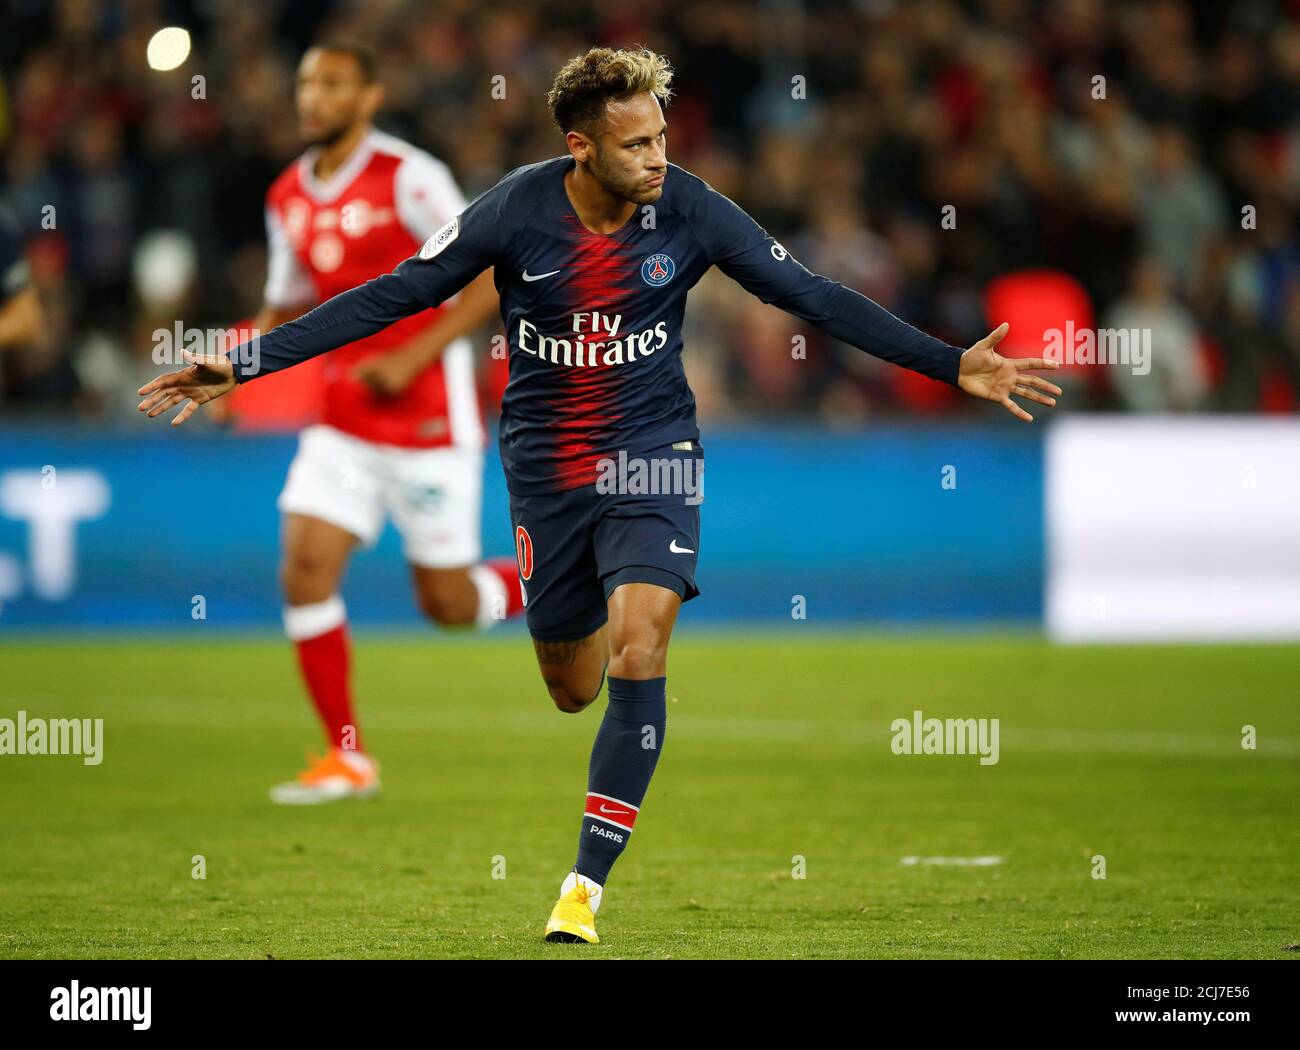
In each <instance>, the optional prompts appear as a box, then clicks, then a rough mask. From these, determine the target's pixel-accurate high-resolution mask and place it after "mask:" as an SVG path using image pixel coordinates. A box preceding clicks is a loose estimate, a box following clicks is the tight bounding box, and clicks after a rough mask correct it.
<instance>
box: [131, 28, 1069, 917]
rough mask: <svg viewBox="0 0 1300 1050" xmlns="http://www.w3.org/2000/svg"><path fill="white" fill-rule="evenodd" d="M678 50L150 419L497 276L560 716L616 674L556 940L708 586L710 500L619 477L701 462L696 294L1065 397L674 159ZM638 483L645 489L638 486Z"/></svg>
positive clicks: (927, 368) (618, 833)
mask: <svg viewBox="0 0 1300 1050" xmlns="http://www.w3.org/2000/svg"><path fill="white" fill-rule="evenodd" d="M670 79H671V70H670V68H669V65H668V63H667V61H666V60H665V59H664V58H663V57H662V56H660V55H657V54H655V53H653V52H651V51H648V50H644V49H642V50H639V51H623V50H617V51H616V50H610V49H607V48H594V49H592V50H590V51H588V52H587V53H586V54H584V55H580V56H578V57H576V58H574V59H572V60H570V61H569V62H568V63H566V64H565V66H564V67H563V69H561V70H560V72H559V74H558V75H557V77H556V79H555V82H554V84H553V86H552V89H551V91H550V93H549V95H548V96H547V100H548V103H549V106H550V110H551V115H552V117H553V118H554V120H555V122H556V123H557V124H558V125H559V128H560V130H561V131H562V132H563V133H564V136H565V143H566V145H567V146H568V152H567V153H566V154H565V155H564V156H561V157H556V158H554V159H552V160H546V161H542V162H540V163H537V164H530V165H528V166H526V167H523V168H519V169H517V170H515V171H512V172H511V173H510V174H509V175H507V176H506V177H505V178H503V179H502V180H501V181H500V182H499V183H498V184H497V185H496V186H495V187H493V188H492V189H490V190H488V191H487V192H486V193H485V194H483V195H482V196H481V197H479V198H478V199H477V200H475V201H474V202H473V203H472V204H470V205H469V207H467V208H466V209H465V210H464V211H463V212H462V213H461V214H460V215H458V216H457V217H456V218H455V219H453V220H451V221H450V222H449V223H447V224H446V225H445V226H444V227H443V228H442V229H441V230H439V231H438V233H437V234H435V235H434V236H433V237H431V238H430V239H429V240H428V241H427V242H426V243H425V244H424V246H423V248H421V249H420V251H419V253H418V254H417V255H415V256H414V257H412V258H411V259H408V260H407V261H405V262H403V263H402V264H401V265H400V266H398V267H397V268H396V270H394V271H393V272H392V273H391V274H387V275H385V276H383V277H379V278H377V279H375V280H372V281H370V282H368V283H367V284H365V285H363V286H362V287H360V288H356V289H353V290H352V291H350V292H346V293H344V294H343V295H340V296H338V297H336V298H335V299H333V300H331V301H330V302H328V303H325V304H324V305H323V306H320V307H318V308H316V309H315V310H313V311H312V312H311V313H309V314H307V315H306V316H305V317H302V318H300V319H298V320H297V321H294V322H292V323H290V324H287V325H285V326H283V327H282V328H280V329H278V330H277V331H275V332H273V333H271V335H270V336H267V337H265V338H264V339H263V340H262V344H261V356H260V361H259V362H258V363H257V364H256V365H253V364H249V363H247V362H246V361H245V360H244V358H243V357H242V356H239V348H237V351H236V355H235V356H236V357H237V359H236V360H233V361H228V360H226V359H224V358H221V357H207V358H202V359H198V358H196V359H194V363H193V364H191V365H190V366H189V367H188V368H185V369H182V370H180V371H178V372H173V373H171V374H170V375H166V376H160V377H159V378H158V379H155V380H153V381H152V382H151V383H148V384H146V385H145V386H144V387H143V388H142V389H141V394H142V395H144V400H143V401H142V402H141V404H140V408H141V410H142V411H145V412H148V413H149V414H150V415H157V414H158V413H160V412H162V411H164V410H166V409H167V408H169V407H171V406H172V405H176V404H180V403H182V402H187V403H185V404H184V405H183V407H182V408H181V410H180V411H179V412H178V413H177V414H176V417H175V418H174V419H173V421H172V422H173V423H174V424H175V423H181V422H183V421H184V420H185V419H186V418H188V417H189V415H190V414H192V413H193V412H194V411H195V410H196V409H197V408H198V406H199V405H201V404H203V403H205V402H207V401H210V400H212V399H213V398H215V397H220V396H221V395H223V394H225V393H226V392H227V391H228V390H230V389H232V388H233V387H234V386H235V385H236V384H238V383H242V382H248V381H249V380H250V379H253V378H255V377H256V376H257V375H261V374H264V373H266V372H274V371H276V370H278V369H281V368H286V367H289V366H290V365H292V364H294V363H296V362H298V361H301V360H304V359H305V358H308V357H311V356H313V355H315V354H320V353H324V352H325V351H327V350H330V349H331V348H333V347H336V346H338V345H340V344H341V343H343V342H345V341H347V340H350V339H356V338H361V337H363V336H365V335H368V334H369V333H371V332H374V331H376V330H378V329H380V328H383V327H384V326H386V325H390V324H393V323H395V322H397V321H400V320H401V319H402V318H403V317H406V316H408V315H409V314H411V313H412V312H414V311H416V310H420V309H423V308H424V307H426V306H429V305H430V304H434V303H440V302H442V301H443V300H444V299H446V298H447V296H449V295H452V294H454V293H455V292H456V291H457V290H458V289H460V288H462V287H464V286H465V285H466V284H467V283H468V282H469V281H471V280H473V279H474V277H475V276H476V275H477V274H479V273H481V272H482V271H484V270H486V269H488V268H489V267H494V268H495V280H496V286H497V289H498V291H499V292H500V295H501V313H502V317H503V319H504V321H505V324H506V332H507V333H508V338H509V340H510V382H509V385H508V386H507V388H506V393H505V398H504V400H503V403H502V417H501V432H500V447H501V459H502V464H503V466H504V469H505V474H506V481H507V486H508V489H509V493H510V514H511V520H512V522H513V523H514V526H515V537H516V553H517V555H518V559H519V571H520V574H521V576H522V577H523V580H524V584H525V586H526V587H527V596H528V603H527V615H528V626H529V630H530V631H531V633H532V636H533V644H534V647H535V649H536V653H537V660H538V665H539V667H540V669H541V673H542V678H543V680H544V681H545V682H546V685H547V688H548V689H549V690H550V694H551V697H552V699H553V700H554V702H555V705H556V706H557V707H558V708H559V709H560V710H561V711H568V712H575V711H581V710H583V709H584V708H585V707H587V706H588V705H589V704H591V702H592V701H593V700H594V699H595V698H596V697H597V695H598V694H599V692H600V690H601V686H602V683H603V680H604V676H605V674H606V672H608V675H609V679H608V680H609V702H608V706H607V708H606V710H605V715H604V719H603V720H602V722H601V724H600V728H599V730H598V731H597V733H596V740H595V744H594V746H593V749H592V753H591V763H590V766H589V770H588V781H587V786H588V792H587V797H586V803H585V807H584V810H585V812H584V815H583V818H582V824H581V830H580V837H579V844H578V856H577V862H576V863H575V865H574V867H573V870H572V871H570V872H569V874H568V875H567V876H566V877H565V879H564V881H563V883H562V885H561V888H560V899H559V901H558V902H557V903H556V905H555V907H554V909H553V911H552V913H551V918H550V920H549V921H548V922H547V924H546V932H545V936H546V938H547V939H548V940H560V941H587V942H591V943H595V942H596V941H597V940H598V938H597V936H596V930H595V913H596V910H597V908H598V907H599V906H600V903H601V900H602V897H603V892H604V884H605V882H606V879H607V877H608V875H609V872H610V869H611V867H612V865H613V864H614V862H615V860H616V859H617V858H618V856H619V855H620V853H622V851H623V849H624V848H625V847H626V845H627V842H628V837H629V835H630V834H631V831H632V829H633V827H634V826H635V823H636V821H637V819H638V813H639V809H640V806H641V802H642V799H643V797H644V795H645V793H646V790H647V788H648V787H649V784H650V778H651V775H652V774H653V772H654V769H655V765H656V762H657V760H658V758H659V752H660V749H661V748H662V745H663V739H664V722H665V682H666V679H665V674H666V668H667V653H668V641H669V637H670V635H671V634H672V629H673V625H674V623H675V621H676V618H677V613H678V610H679V608H680V607H681V603H682V602H683V601H688V600H690V599H691V598H694V597H695V596H696V595H697V594H698V593H699V591H698V588H697V587H696V583H695V565H696V556H697V553H698V551H699V546H700V517H699V499H698V495H696V494H694V493H693V492H692V493H688V492H686V491H685V490H686V489H687V488H688V487H690V488H693V486H686V485H683V490H684V491H683V493H679V494H673V495H665V494H663V493H657V494H649V495H647V494H637V493H638V492H639V491H640V490H639V488H638V487H637V486H634V485H627V486H618V485H615V486H614V489H615V491H613V492H610V491H609V489H610V486H609V485H608V484H604V483H603V482H605V481H607V480H608V477H609V473H610V472H609V464H610V463H611V462H613V461H619V462H623V461H626V462H629V463H630V462H632V460H634V459H635V460H638V461H645V460H651V461H653V460H657V461H661V462H662V461H667V462H668V463H669V464H670V465H672V464H676V467H677V474H678V475H679V476H681V477H682V478H683V479H685V478H686V477H688V476H689V477H691V478H698V471H699V469H700V466H701V462H702V456H703V452H702V449H701V448H700V445H699V430H698V428H697V427H696V422H695V401H694V397H693V396H692V394H691V391H690V389H689V387H688V386H687V383H686V379H685V375H684V373H683V371H682V362H681V351H682V334H681V333H682V318H683V311H684V309H685V306H686V294H687V292H688V291H689V290H690V288H691V286H692V285H694V284H695V283H696V282H697V281H698V280H699V279H700V277H701V276H702V275H703V274H704V273H705V271H707V270H708V269H709V267H711V266H717V267H718V268H719V269H721V270H722V272H723V273H725V274H727V275H728V276H730V277H731V278H733V279H734V280H736V281H737V282H739V283H740V284H741V285H742V286H743V287H744V288H746V289H748V290H749V291H750V292H752V293H753V294H755V295H756V296H758V297H759V298H760V299H762V300H763V301H764V302H768V303H775V304H776V305H777V306H779V307H781V308H782V309H785V310H787V311H789V312H790V313H792V314H795V315H796V316H798V317H801V318H803V319H805V320H807V321H809V322H811V323H813V324H815V325H817V326H819V327H820V328H822V329H823V330H824V331H826V332H827V333H828V334H829V335H831V336H833V337H834V338H836V339H840V340H843V341H844V342H847V343H851V344H853V345H855V346H858V347H860V348H861V349H863V350H865V351H867V352H869V353H871V354H874V355H876V356H878V357H881V358H884V359H885V360H888V361H892V362H894V363H896V364H899V365H902V366H903V367H906V368H910V369H914V370H915V371H918V372H921V373H923V374H924V375H927V376H930V377H931V378H934V379H937V380H940V381H942V382H946V383H951V384H953V385H954V386H957V387H959V388H960V389H962V390H964V391H966V392H967V393H969V394H971V395H973V396H975V397H980V398H987V399H989V400H992V401H996V402H998V403H999V404H1001V405H1003V406H1004V407H1005V408H1006V409H1007V410H1008V411H1010V412H1011V413H1012V414H1013V415H1015V416H1016V417H1017V418H1020V419H1024V420H1029V419H1030V418H1031V417H1030V416H1029V414H1028V413H1027V412H1026V411H1025V410H1024V409H1023V408H1021V407H1020V406H1019V405H1018V404H1017V403H1016V402H1015V401H1014V400H1013V399H1012V395H1013V394H1015V395H1017V396H1019V397H1022V398H1024V399H1027V400H1030V401H1035V402H1039V403H1041V404H1045V405H1051V404H1054V403H1055V401H1054V398H1053V397H1052V395H1055V394H1059V393H1060V391H1059V390H1058V389H1057V388H1056V387H1055V386H1053V385H1052V384H1050V383H1048V382H1046V381H1045V380H1043V379H1040V378H1038V377H1036V376H1032V375H1030V374H1029V372H1030V370H1032V369H1043V368H1054V367H1055V364H1054V363H1053V362H1048V361H1044V360H1041V359H1038V358H1033V359H1021V360H1012V359H1008V358H1004V357H1002V356H1001V355H1000V354H998V353H997V351H996V350H995V349H994V348H995V347H996V345H997V343H998V342H999V340H1001V338H1002V337H1003V335H1005V333H1006V325H1005V324H1004V325H1001V326H999V327H998V328H997V329H996V330H995V331H994V332H992V333H991V334H990V335H988V336H987V337H985V338H984V339H982V340H980V342H978V343H976V344H975V345H974V346H973V347H971V348H969V349H963V348H961V347H957V346H950V345H949V344H947V343H944V342H942V341H940V340H938V339H934V338H932V337H931V336H929V335H926V334H925V333H923V332H921V331H918V330H917V329H915V328H913V327H911V326H910V325H908V324H905V323H904V322H903V321H901V320H899V319H898V318H896V317H894V316H893V315H892V314H890V313H889V312H888V311H886V310H884V309H882V308H881V307H880V306H878V305H877V304H875V303H874V302H872V301H871V300H870V299H868V298H866V297H865V296H862V295H859V294H858V293H856V292H854V291H851V290H849V289H847V288H845V287H844V286H842V285H840V284H837V283H836V282H834V281H831V280H828V279H827V278H825V277H820V276H818V275H816V274H813V273H810V272H809V271H808V270H806V269H805V268H804V267H803V266H801V265H800V264H799V263H798V262H797V261H796V260H795V259H794V258H792V257H791V256H790V253H789V252H788V251H787V250H786V249H785V248H784V247H782V245H780V244H779V243H778V242H777V241H775V240H773V239H772V238H771V237H770V236H768V234H767V233H766V232H765V231H764V230H763V229H762V228H761V227H759V226H758V224H757V223H755V222H754V221H753V219H751V218H750V217H749V216H748V215H747V214H745V212H744V211H742V210H741V209H740V208H739V207H737V206H736V205H735V204H734V203H733V202H732V201H730V200H728V199H727V198H726V197H724V196H722V195H721V194H720V193H717V192H716V191H715V190H713V189H712V188H711V187H710V186H708V185H707V184H706V183H705V182H703V181H702V180H700V179H699V178H697V177H696V176H694V175H692V174H691V173H690V172H687V171H685V170H683V169H682V168H679V167H677V166H676V165H673V164H669V163H668V161H667V157H666V152H665V136H666V132H667V125H666V124H665V121H664V116H663V110H662V104H663V103H665V102H666V101H667V100H668V98H669V97H670V89H669V84H670ZM633 490H636V491H633Z"/></svg>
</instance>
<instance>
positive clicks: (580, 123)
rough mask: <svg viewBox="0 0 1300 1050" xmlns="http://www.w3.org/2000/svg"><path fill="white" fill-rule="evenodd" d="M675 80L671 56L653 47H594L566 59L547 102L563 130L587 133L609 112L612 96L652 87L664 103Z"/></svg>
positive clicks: (618, 96)
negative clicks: (670, 63)
mask: <svg viewBox="0 0 1300 1050" xmlns="http://www.w3.org/2000/svg"><path fill="white" fill-rule="evenodd" d="M672 81H673V67H672V66H671V65H669V64H668V59H666V58H664V56H663V55H660V54H657V53H656V52H654V51H651V50H650V49H649V48H645V47H643V48H640V49H638V50H636V51H627V50H621V49H620V50H614V49H613V48H608V47H593V48H592V49H591V50H590V51H588V52H587V53H586V54H585V55H577V56H575V57H573V58H571V59H569V61H567V62H566V63H564V67H563V68H562V69H561V70H560V71H559V72H558V73H557V74H556V75H555V83H553V84H552V85H551V90H550V91H549V92H547V95H546V104H547V105H548V106H549V107H550V110H551V119H552V120H554V121H555V123H556V124H558V125H559V127H560V130H561V131H564V132H568V131H571V130H573V129H575V128H576V129H577V130H579V131H582V132H584V133H585V132H587V131H588V130H589V129H590V128H591V127H592V125H593V124H595V122H596V121H597V120H599V119H600V118H601V117H602V116H604V115H605V103H606V102H607V101H609V100H610V99H625V98H631V97H632V96H633V95H639V94H640V93H641V92H643V91H649V92H651V93H652V94H654V95H655V97H656V98H658V99H659V104H660V105H661V106H663V105H667V104H668V100H669V99H670V98H672V97H673V93H672V89H671V88H670V87H669V85H670V84H671V83H672Z"/></svg>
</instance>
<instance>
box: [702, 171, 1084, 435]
mask: <svg viewBox="0 0 1300 1050" xmlns="http://www.w3.org/2000/svg"><path fill="white" fill-rule="evenodd" d="M692 224H693V226H694V228H695V231H696V235H697V236H698V237H699V238H700V241H701V243H702V244H703V245H704V248H705V251H706V253H707V254H708V257H709V260H710V261H711V262H713V263H714V264H715V265H716V266H717V267H718V268H719V269H720V270H722V272H723V273H725V274H726V275H727V276H728V277H731V278H732V279H733V280H735V281H736V282H737V283H739V284H740V285H741V286H742V287H744V288H745V289H746V290H747V291H749V292H752V293H753V294H754V295H756V296H758V298H760V299H762V300H763V302H765V303H771V304H773V305H774V306H779V307H780V308H781V309H783V310H786V311H788V312H789V313H792V314H794V315H795V316H796V317H801V318H803V319H804V320H805V321H808V322H809V323H810V324H814V325H816V326H817V327H818V328H820V329H821V330H822V331H824V332H826V333H827V334H828V335H831V336H833V337H834V338H836V339H839V340H841V341H842V342H845V343H848V344H850V345H851V346H856V347H858V349H860V350H865V351H866V352H867V353H869V354H872V355H874V356H876V357H879V358H882V359H883V360H885V361H890V362H892V363H893V364H896V365H900V366H902V367H903V368H910V369H911V370H912V371H914V372H920V373H921V374H922V375H926V376H929V377H930V378H931V379H938V380H942V381H943V382H945V383H949V384H951V385H952V386H955V387H958V388H959V389H961V390H964V391H966V392H967V393H968V394H972V395H973V396H975V397H982V398H987V399H989V400H992V401H997V402H998V403H999V404H1002V405H1003V406H1004V407H1006V408H1007V410H1008V411H1010V412H1011V413H1012V414H1013V415H1015V416H1016V417H1017V418H1018V419H1024V420H1026V421H1029V420H1031V419H1032V418H1033V417H1032V416H1030V415H1029V414H1028V413H1027V412H1025V411H1024V410H1023V409H1021V408H1020V407H1019V406H1018V405H1016V404H1015V402H1013V401H1012V400H1011V398H1010V395H1011V394H1012V393H1015V394H1017V395H1018V396H1023V397H1027V398H1029V399H1030V400H1032V401H1038V402H1040V403H1042V404H1045V405H1051V404H1055V401H1054V400H1052V399H1051V398H1050V397H1048V396H1046V395H1048V394H1060V393H1061V391H1060V389H1059V388H1057V387H1055V386H1053V385H1052V384H1051V383H1048V382H1046V381H1045V380H1042V379H1039V378H1037V377H1035V376H1030V375H1027V374H1026V370H1027V369H1040V368H1055V367H1057V365H1056V363H1055V362H1052V361H1044V360H1042V359H1041V358H1025V359H1020V360H1013V359H1010V358H1005V357H1002V356H1001V355H1000V354H998V353H996V352H995V351H994V349H993V348H994V347H995V346H996V345H997V344H998V342H999V341H1000V340H1001V339H1002V337H1003V336H1004V335H1005V334H1006V331H1007V326H1006V325H1005V324H1004V325H1002V326H1000V327H999V328H998V329H996V330H995V331H994V332H993V333H991V334H990V335H989V336H987V337H985V338H984V339H982V340H980V341H979V342H978V343H976V344H975V345H974V346H973V347H971V348H970V349H969V350H967V349H964V348H962V347H959V346H952V345H951V344H949V343H945V342H944V341H943V340H941V339H936V338H934V337H933V336H931V335H927V334H926V333H925V332H922V331H921V330H920V329H918V328H914V327H913V326H912V325H910V324H908V323H907V322H906V321H903V320H900V319H899V318H897V317H895V316H894V315H893V314H892V313H890V312H889V311H888V310H886V309H885V308H884V307H882V306H880V305H879V304H878V303H876V302H874V301H872V300H871V299H869V298H867V297H866V296H865V295H862V294H860V293H859V292H855V291H853V290H852V289H851V288H846V287H845V286H844V285H842V284H839V283H838V282H836V281H832V280H831V279H830V278H828V277H823V276H821V275H820V274H815V273H812V272H810V271H809V270H807V269H806V268H805V267H804V266H803V265H802V264H800V263H799V261H798V260H797V259H795V258H794V256H792V255H790V253H789V252H788V251H786V249H785V248H784V247H783V246H782V245H781V244H779V243H778V242H777V241H775V240H774V239H773V238H772V237H770V236H769V235H768V234H767V232H766V231H765V230H764V229H763V228H762V227H761V226H759V225H758V223H756V222H755V221H754V220H753V219H752V218H750V217H749V215H747V214H746V213H745V212H744V211H743V210H742V209H741V208H740V207H739V206H738V205H736V204H735V203H734V202H733V201H731V200H729V199H728V198H726V197H724V196H723V195H722V194H720V193H718V192H717V191H716V190H713V189H705V190H704V192H703V193H702V195H701V198H700V200H699V201H698V202H697V205H696V208H695V210H694V213H693V215H692Z"/></svg>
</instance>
